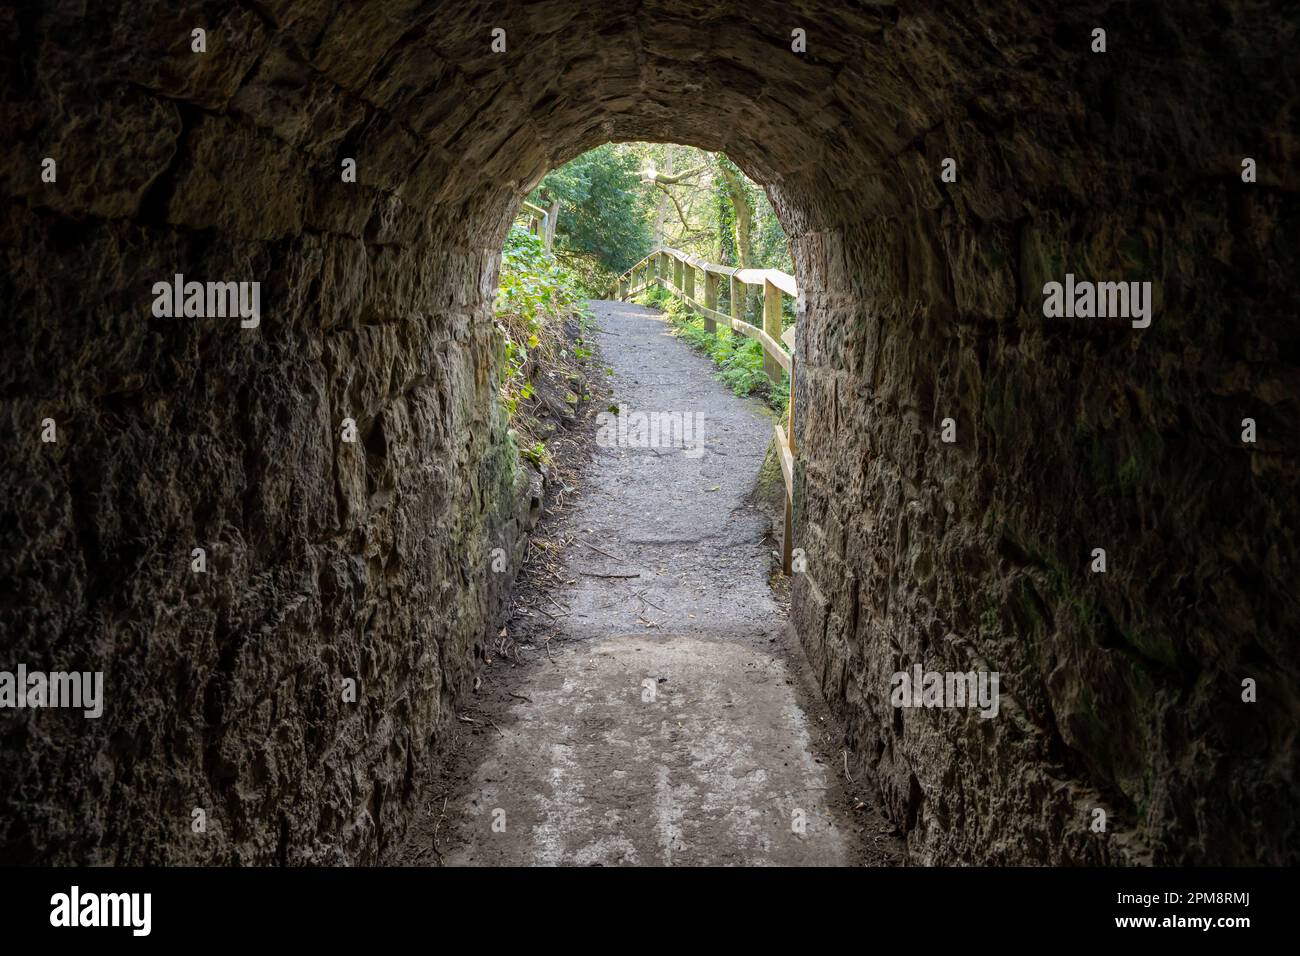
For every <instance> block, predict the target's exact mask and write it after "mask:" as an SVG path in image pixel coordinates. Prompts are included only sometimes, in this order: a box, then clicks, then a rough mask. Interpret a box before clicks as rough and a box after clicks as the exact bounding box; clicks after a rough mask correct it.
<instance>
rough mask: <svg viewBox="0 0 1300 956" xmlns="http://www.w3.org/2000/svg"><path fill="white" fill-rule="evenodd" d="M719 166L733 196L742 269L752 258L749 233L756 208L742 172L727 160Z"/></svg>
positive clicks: (733, 217) (734, 217)
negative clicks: (747, 191)
mask: <svg viewBox="0 0 1300 956" xmlns="http://www.w3.org/2000/svg"><path fill="white" fill-rule="evenodd" d="M718 168H719V169H720V170H722V178H723V179H724V180H726V183H727V194H728V195H729V196H730V197H731V208H732V222H733V223H734V228H735V232H736V264H737V265H739V266H740V268H742V269H748V268H749V264H750V261H751V259H752V256H751V251H752V250H751V246H750V236H749V233H750V229H751V227H752V226H753V222H754V210H753V209H751V208H750V205H749V197H748V196H747V195H746V194H745V184H744V183H743V182H741V180H740V173H738V172H737V171H736V170H735V169H733V168H732V167H731V165H730V164H729V163H727V161H726V160H722V161H721V162H719V163H718Z"/></svg>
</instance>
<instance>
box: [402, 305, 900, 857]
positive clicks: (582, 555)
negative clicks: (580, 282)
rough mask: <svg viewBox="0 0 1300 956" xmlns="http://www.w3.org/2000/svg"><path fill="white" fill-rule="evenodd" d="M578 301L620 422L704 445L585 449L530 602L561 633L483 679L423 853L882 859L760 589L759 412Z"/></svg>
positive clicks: (662, 331) (880, 826)
mask: <svg viewBox="0 0 1300 956" xmlns="http://www.w3.org/2000/svg"><path fill="white" fill-rule="evenodd" d="M591 305H592V308H593V311H594V312H595V315H596V323H597V325H598V326H599V327H600V328H601V329H603V330H604V332H606V333H608V334H607V335H600V336H599V339H600V345H601V348H602V352H603V358H604V362H605V363H606V364H607V365H609V366H612V368H613V375H612V376H611V378H610V383H611V387H612V399H611V402H612V403H615V404H618V405H621V406H623V412H622V414H623V416H624V417H628V416H631V415H632V414H634V413H637V412H655V413H665V414H668V415H676V416H679V417H678V419H676V421H679V422H680V421H681V420H682V419H681V418H680V416H682V415H683V414H685V415H688V416H689V415H694V414H698V415H700V416H702V424H703V441H702V443H698V442H688V443H687V444H688V447H685V448H683V447H680V446H681V444H682V443H680V442H679V443H678V447H675V448H674V447H658V448H647V447H637V443H636V442H635V441H634V440H633V439H634V436H635V435H636V434H637V433H636V431H635V430H634V429H629V432H628V436H627V437H626V439H625V438H624V437H622V436H618V435H617V432H616V431H613V430H611V432H612V434H611V435H607V437H613V438H614V440H615V442H616V444H615V445H614V446H613V447H608V446H607V445H606V446H602V447H598V448H597V449H596V453H595V454H596V457H595V460H594V461H593V463H592V465H591V467H589V468H588V469H587V474H586V476H585V477H584V478H583V480H582V487H581V489H580V494H579V495H578V496H577V497H576V500H575V501H574V502H573V503H572V504H570V505H569V506H568V507H567V508H566V510H565V511H564V512H563V513H562V517H561V518H560V521H561V523H562V525H563V528H564V531H565V533H566V534H572V535H574V536H575V540H574V541H573V543H572V544H570V545H569V547H568V548H566V549H565V552H564V554H563V555H562V556H561V557H560V563H561V565H562V569H563V570H562V571H561V572H560V575H559V578H560V581H561V582H562V583H561V584H560V585H559V586H556V587H552V588H550V589H549V591H548V592H547V595H546V596H545V601H544V603H543V604H541V605H540V606H541V607H543V608H544V609H545V610H549V612H550V613H551V614H553V615H555V617H556V618H557V619H558V621H559V626H560V633H559V634H558V635H557V636H556V637H555V638H554V639H553V640H552V641H551V643H550V648H549V653H542V652H537V651H535V652H534V653H532V654H531V655H529V658H530V660H529V663H527V664H526V665H523V666H521V667H517V668H513V669H509V670H507V671H505V672H504V673H501V669H500V668H497V667H495V666H494V667H493V668H491V669H490V670H491V671H492V674H491V676H490V677H489V678H488V681H487V683H486V684H485V688H484V691H483V693H482V695H481V696H482V698H483V700H482V701H481V704H482V706H483V709H484V711H485V712H486V713H487V715H488V716H487V717H486V718H483V719H482V726H480V727H477V728H474V729H473V730H472V731H471V733H473V735H474V737H475V739H476V741H478V746H477V748H476V749H475V751H474V752H473V754H472V759H470V760H469V762H468V763H467V764H466V767H465V778H464V780H462V781H461V782H460V784H459V785H458V786H457V787H455V788H454V789H453V790H451V791H449V792H448V794H447V796H446V797H445V798H440V799H439V800H438V801H437V802H438V804H439V806H435V807H432V808H431V809H430V811H429V815H430V816H436V817H437V818H438V823H437V826H438V827H439V830H440V836H438V838H437V842H438V844H439V846H440V850H439V854H440V858H441V859H442V861H443V862H444V863H447V864H461V865H465V864H469V865H476V864H477V865H483V864H507V865H529V864H577V865H590V864H600V865H617V864H641V865H645V864H652V865H671V864H677V865H707V864H750V865H755V864H757V865H762V864H770V865H844V864H853V863H861V862H871V863H884V862H890V861H891V860H893V859H894V858H895V857H896V854H897V846H896V843H895V841H894V838H893V837H892V835H890V834H889V830H890V828H889V827H887V826H886V825H884V823H883V821H882V820H881V818H880V817H879V816H878V815H877V814H876V813H875V811H874V810H872V809H870V808H869V807H864V806H861V805H858V803H857V801H856V800H855V799H854V797H855V796H856V793H849V792H847V791H846V788H845V786H844V781H843V775H842V773H841V772H839V766H840V757H839V750H838V735H837V734H835V733H832V732H831V731H830V730H829V729H828V728H829V727H831V726H832V724H831V723H830V722H829V717H828V716H827V715H826V713H825V710H824V705H822V704H821V702H820V701H819V700H818V699H817V698H816V696H815V694H814V693H811V692H810V691H809V687H810V682H809V681H808V679H807V675H806V673H805V671H804V668H806V665H805V664H804V662H803V661H802V658H801V656H800V655H799V654H798V652H797V650H795V649H794V646H793V644H792V643H791V641H790V640H789V637H788V635H786V633H785V630H786V625H785V615H784V610H783V608H782V607H781V606H780V605H779V604H778V602H777V601H776V599H775V598H774V596H773V592H772V589H771V587H770V586H769V584H768V576H769V573H770V571H771V569H772V567H773V560H774V559H773V556H772V544H771V542H770V540H765V536H766V534H767V531H768V525H769V521H768V519H767V517H766V516H765V515H764V514H763V513H762V512H760V511H759V510H758V509H757V508H756V507H755V506H754V505H753V504H752V503H751V500H752V492H753V490H754V487H755V484H756V479H757V476H758V472H759V468H760V466H761V464H762V461H763V457H764V454H765V451H766V449H767V446H768V442H769V440H770V438H771V435H772V422H773V419H772V415H771V413H770V411H768V410H767V409H766V408H765V407H764V406H763V405H762V404H761V403H759V402H757V401H755V400H747V399H741V398H737V397H736V396H735V395H733V394H732V393H731V392H730V391H729V390H728V389H726V388H725V387H724V386H723V385H722V384H721V383H720V382H718V381H717V379H716V378H715V377H714V374H713V367H712V365H711V364H710V362H709V361H708V360H707V359H706V358H705V357H704V356H702V355H700V354H698V353H697V352H695V351H693V350H692V349H691V348H689V346H687V345H686V344H685V343H683V342H681V341H679V340H677V339H675V338H673V337H672V336H671V335H670V334H669V331H668V326H667V324H666V322H665V321H664V319H663V317H662V316H661V315H660V314H659V313H657V312H654V311H651V310H649V309H646V308H642V307H640V306H635V305H630V304H626V303H618V302H593V303H591ZM686 420H687V421H690V422H691V423H692V424H696V425H698V424H699V422H700V420H699V419H695V418H690V419H686ZM665 421H667V419H660V422H659V423H660V424H664V422H665ZM680 434H681V432H680V431H678V432H674V437H675V436H676V435H680ZM687 437H688V438H696V437H698V436H697V435H690V434H689V433H688V435H687ZM663 444H665V445H666V444H667V442H664V443H663ZM560 607H562V608H564V609H565V611H564V613H562V612H561V611H560V610H559V608H560ZM512 627H513V622H512ZM493 700H496V701H498V704H497V705H496V707H495V709H494V708H493V704H492V701H493ZM810 714H811V716H810ZM489 724H490V725H491V726H488V725H489ZM855 807H856V809H855ZM424 829H425V830H426V831H427V830H428V827H427V826H426V827H424ZM429 835H430V834H428V833H427V832H426V833H424V834H417V836H416V837H415V839H416V840H417V842H418V841H419V840H421V839H425V838H427V837H428V836H429Z"/></svg>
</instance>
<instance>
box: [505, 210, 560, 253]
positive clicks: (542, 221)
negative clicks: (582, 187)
mask: <svg viewBox="0 0 1300 956" xmlns="http://www.w3.org/2000/svg"><path fill="white" fill-rule="evenodd" d="M551 209H552V210H553V211H547V210H545V209H543V208H542V207H541V206H538V205H537V204H536V203H531V202H529V201H528V200H526V199H525V200H524V203H523V205H522V206H520V207H519V212H518V214H517V215H516V216H515V220H516V221H521V220H522V221H526V222H527V223H528V231H529V232H531V233H532V234H533V235H534V236H540V237H541V239H542V242H543V243H544V244H545V246H546V251H547V252H550V251H551V245H552V244H553V243H554V242H555V223H556V220H558V219H559V218H560V209H559V203H556V204H555V205H553V206H552V207H551Z"/></svg>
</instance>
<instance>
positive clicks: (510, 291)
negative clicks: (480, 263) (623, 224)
mask: <svg viewBox="0 0 1300 956" xmlns="http://www.w3.org/2000/svg"><path fill="white" fill-rule="evenodd" d="M498 281H499V284H498V286H497V298H496V317H497V326H498V328H499V329H500V331H501V337H502V346H501V347H502V355H503V358H504V363H503V366H504V367H503V369H502V376H501V384H500V391H501V402H502V404H503V405H504V406H505V409H506V413H507V414H508V415H509V416H510V418H511V419H512V420H513V419H516V418H517V417H518V416H519V406H520V402H526V401H527V400H529V399H531V398H532V397H533V385H532V380H531V379H530V370H533V369H535V368H536V367H538V366H539V365H540V366H547V367H551V366H555V365H557V364H558V363H559V362H560V361H561V360H562V359H563V358H564V357H565V355H566V348H567V339H566V337H565V335H564V323H565V321H566V320H568V319H571V318H577V319H578V320H579V322H580V324H581V326H582V328H584V329H585V327H586V322H587V318H588V313H587V310H586V307H585V306H584V305H583V304H582V293H581V291H580V289H579V284H578V280H577V278H576V276H574V274H573V273H572V272H571V271H570V270H569V269H567V268H565V267H564V266H562V265H560V263H559V262H557V261H556V259H555V257H554V256H552V255H550V254H549V253H548V252H547V251H546V247H545V245H544V244H543V243H542V240H541V239H539V238H538V237H537V236H534V235H532V234H531V233H529V232H528V230H526V229H524V228H523V227H522V226H518V225H516V226H513V227H511V229H510V234H509V235H508V236H507V237H506V243H505V247H504V248H503V249H502V251H501V271H500V278H499V280H498ZM582 342H583V339H582V338H581V337H580V338H579V344H578V345H577V346H576V347H575V352H576V353H577V355H576V357H577V358H578V359H579V360H581V359H582V358H584V353H585V354H590V351H589V350H587V349H585V347H584V346H583V345H582ZM516 425H517V426H518V427H520V428H521V430H524V431H526V427H525V425H524V423H523V422H516ZM520 454H521V455H522V456H523V457H524V458H525V459H527V460H529V461H531V462H533V463H534V464H535V465H540V464H542V463H544V462H546V461H549V460H550V459H549V455H546V449H545V448H544V447H543V446H542V445H541V443H540V442H537V443H535V444H534V445H531V446H525V447H524V448H522V449H521V451H520Z"/></svg>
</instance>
